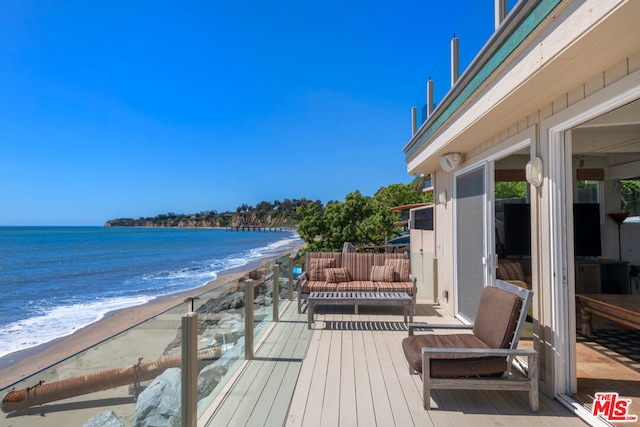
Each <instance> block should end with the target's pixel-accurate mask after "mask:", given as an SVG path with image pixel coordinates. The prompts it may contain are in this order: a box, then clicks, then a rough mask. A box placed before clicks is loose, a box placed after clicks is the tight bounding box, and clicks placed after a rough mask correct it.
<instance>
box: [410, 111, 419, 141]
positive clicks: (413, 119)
mask: <svg viewBox="0 0 640 427" xmlns="http://www.w3.org/2000/svg"><path fill="white" fill-rule="evenodd" d="M416 132H418V109H417V108H416V107H411V136H414V135H415V134H416Z"/></svg>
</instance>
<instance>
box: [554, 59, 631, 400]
mask: <svg viewBox="0 0 640 427" xmlns="http://www.w3.org/2000/svg"><path fill="white" fill-rule="evenodd" d="M639 98H640V71H636V72H634V73H631V74H630V75H629V76H627V77H625V78H622V79H620V80H618V81H616V82H615V83H612V84H611V85H609V86H607V87H605V88H603V89H601V90H600V91H598V92H596V93H594V94H593V95H591V96H589V97H587V98H585V99H583V100H581V101H579V102H576V103H575V104H573V105H571V106H569V107H568V108H566V109H564V110H562V111H560V112H559V113H557V114H555V115H553V116H551V117H549V118H547V119H545V120H543V121H542V129H547V130H548V137H549V140H548V144H549V147H548V148H549V178H550V181H551V182H553V183H554V184H555V185H553V186H552V188H551V189H550V191H549V196H550V204H549V215H550V218H552V221H551V227H552V230H551V231H552V233H551V239H552V242H551V262H552V275H553V283H552V311H553V320H552V328H553V331H554V333H555V336H554V340H555V342H554V349H555V360H554V361H553V362H554V366H555V375H554V377H555V381H554V384H553V386H554V390H553V391H554V395H560V394H564V393H572V392H575V390H576V379H575V377H576V375H575V374H576V373H575V369H576V368H575V357H576V355H575V289H574V288H570V287H569V286H568V284H569V283H575V278H574V277H573V276H574V260H573V245H568V244H566V243H567V242H568V237H569V236H572V235H573V227H572V225H573V224H572V221H569V220H568V217H569V215H568V206H572V203H573V193H572V192H571V191H569V192H567V191H566V190H567V188H566V187H567V185H568V183H570V182H572V176H571V170H572V168H571V155H570V153H571V141H570V137H569V138H565V132H566V131H569V130H571V129H573V128H574V127H576V126H578V125H580V124H583V123H585V122H587V121H589V120H591V119H594V118H596V117H599V116H601V115H603V114H606V113H608V112H610V111H612V110H614V109H616V108H619V107H622V106H624V105H626V104H628V103H630V102H632V101H635V100H637V99H639ZM566 139H567V140H568V141H565V140H566ZM567 153H569V154H568V155H567ZM563 193H564V194H565V195H566V199H565V198H564V197H563ZM565 200H566V201H565Z"/></svg>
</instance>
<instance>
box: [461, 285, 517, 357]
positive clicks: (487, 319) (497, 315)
mask: <svg viewBox="0 0 640 427" xmlns="http://www.w3.org/2000/svg"><path fill="white" fill-rule="evenodd" d="M521 308H522V300H521V299H520V297H518V296H517V295H514V294H512V293H511V292H507V291H504V290H502V289H499V288H496V287H493V286H487V287H485V288H484V289H483V290H482V294H480V303H479V305H478V313H477V314H476V320H475V322H474V324H473V334H474V335H475V336H477V337H478V338H479V339H481V340H482V341H484V342H485V343H486V344H487V345H488V346H489V347H491V348H509V346H510V345H511V341H512V340H513V335H514V333H515V329H516V324H517V323H518V316H519V315H520V309H521Z"/></svg>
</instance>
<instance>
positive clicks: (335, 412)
mask: <svg viewBox="0 0 640 427" xmlns="http://www.w3.org/2000/svg"><path fill="white" fill-rule="evenodd" d="M316 313H317V315H318V319H317V320H316V323H315V324H314V328H315V329H314V330H311V331H310V330H308V329H307V324H306V320H307V319H306V313H302V314H298V313H297V310H296V307H295V304H291V305H290V307H289V308H288V309H287V311H286V312H285V314H284V315H283V316H282V319H281V322H280V323H279V324H278V325H277V326H276V327H275V328H274V329H273V331H272V332H271V334H270V335H269V337H268V338H267V340H266V341H265V343H264V344H263V345H262V346H261V347H260V348H259V350H258V352H257V354H256V359H255V360H254V361H252V362H250V363H249V364H248V366H247V368H246V369H245V371H244V372H243V373H242V374H241V375H240V378H239V379H238V382H237V383H236V385H235V386H234V387H233V389H232V390H231V391H230V393H229V394H228V395H227V397H226V398H225V400H224V401H223V403H222V404H221V405H220V407H219V408H218V409H217V410H216V412H215V413H214V414H213V416H212V417H211V418H210V419H209V420H208V422H207V424H206V425H207V426H209V425H211V426H214V425H230V426H241V425H242V426H244V425H249V426H258V425H264V426H282V425H287V426H366V427H371V426H403V427H404V426H418V425H419V426H447V425H449V426H465V425H466V426H472V425H473V426H476V425H517V424H519V425H523V426H538V425H547V426H567V425H568V426H583V425H585V423H584V422H583V421H582V420H581V419H580V418H578V417H577V416H575V415H573V414H572V413H571V412H569V411H568V410H567V409H565V408H564V407H563V406H562V405H561V404H560V403H558V402H556V401H555V400H553V399H550V398H548V397H546V396H545V395H543V394H541V395H540V412H539V413H538V414H534V413H532V412H530V411H529V405H528V401H527V394H526V393H524V392H498V391H487V392H484V391H458V390H454V391H448V390H438V391H434V392H433V394H432V407H433V409H432V410H430V411H425V410H424V409H423V408H422V398H421V394H420V393H421V391H420V390H421V380H420V378H419V377H418V376H416V375H409V369H408V366H407V364H406V362H405V360H404V356H403V353H402V348H401V344H400V343H401V341H402V339H403V338H404V337H405V336H406V335H407V331H406V325H405V324H404V322H402V320H403V315H402V308H400V307H389V308H381V307H368V306H360V313H359V314H358V315H354V314H353V307H348V306H345V307H342V306H318V307H317V309H316ZM426 320H428V321H429V322H432V323H451V322H452V319H451V318H448V317H447V316H445V315H444V314H443V313H442V312H440V311H439V310H438V309H437V308H434V307H432V306H429V305H418V309H417V312H416V321H426Z"/></svg>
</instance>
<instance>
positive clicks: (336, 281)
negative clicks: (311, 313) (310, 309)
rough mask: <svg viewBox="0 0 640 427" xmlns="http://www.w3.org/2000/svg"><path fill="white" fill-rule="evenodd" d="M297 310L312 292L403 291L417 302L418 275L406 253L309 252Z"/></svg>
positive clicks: (299, 281) (300, 286)
mask: <svg viewBox="0 0 640 427" xmlns="http://www.w3.org/2000/svg"><path fill="white" fill-rule="evenodd" d="M297 291H298V312H299V313H300V312H301V309H302V302H303V301H304V300H306V299H307V298H308V297H309V294H310V293H311V292H404V293H406V294H408V295H409V296H411V297H412V299H413V306H415V302H416V291H417V289H416V277H415V276H413V275H412V274H411V264H410V261H409V258H407V255H406V254H404V253H384V254H374V253H364V252H349V253H344V252H307V254H306V256H305V268H304V271H303V273H302V275H300V277H299V280H298V284H297Z"/></svg>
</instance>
